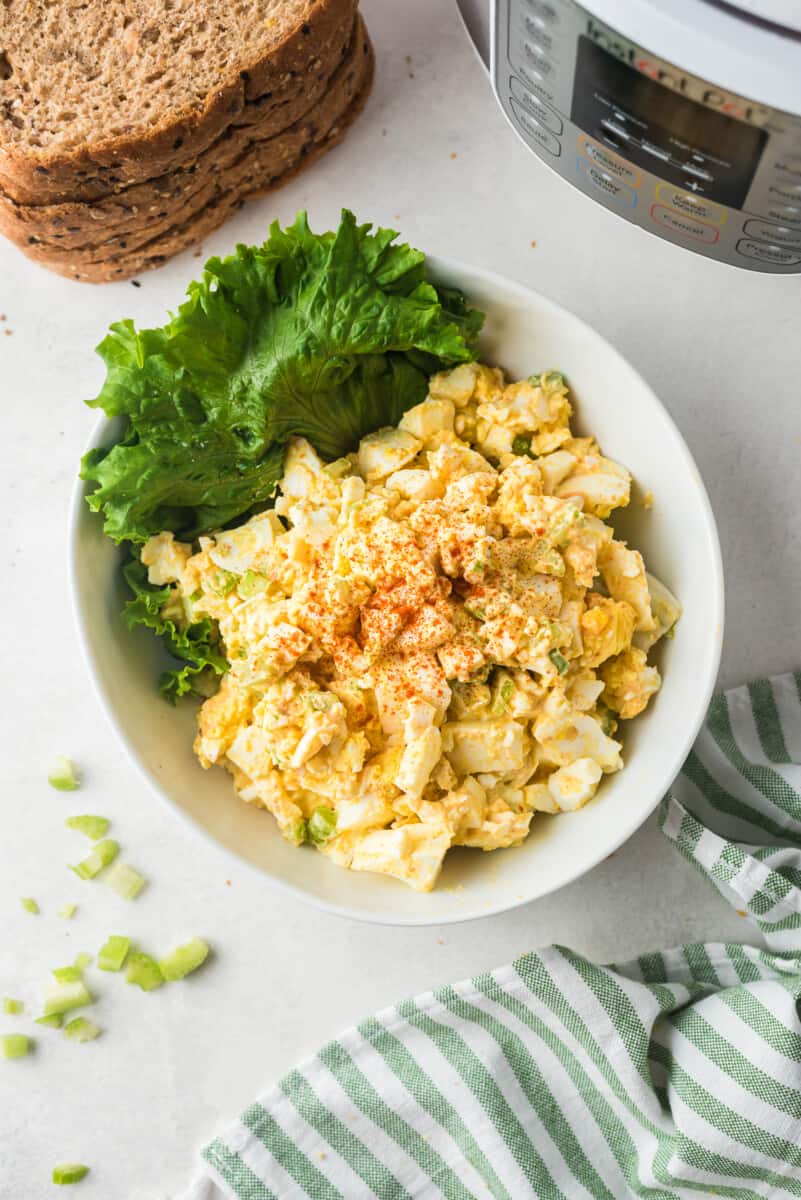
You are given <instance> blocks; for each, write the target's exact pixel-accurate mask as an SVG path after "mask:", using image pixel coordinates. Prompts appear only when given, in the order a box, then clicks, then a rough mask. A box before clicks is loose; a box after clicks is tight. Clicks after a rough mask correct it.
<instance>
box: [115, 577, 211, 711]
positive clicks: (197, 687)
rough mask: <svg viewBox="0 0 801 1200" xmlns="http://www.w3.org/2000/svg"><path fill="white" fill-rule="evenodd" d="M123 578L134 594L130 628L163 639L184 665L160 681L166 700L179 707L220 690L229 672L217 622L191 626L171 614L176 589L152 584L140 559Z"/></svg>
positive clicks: (129, 603)
mask: <svg viewBox="0 0 801 1200" xmlns="http://www.w3.org/2000/svg"><path fill="white" fill-rule="evenodd" d="M123 575H124V576H125V582H126V583H127V584H128V587H129V588H130V589H131V591H132V592H133V599H132V600H128V601H127V603H126V605H125V607H124V609H123V618H124V620H125V623H126V625H127V626H128V628H129V629H135V628H136V627H137V625H145V626H146V627H147V628H148V629H152V630H153V632H154V633H156V634H157V635H158V636H159V637H160V638H162V639H163V641H164V645H165V647H166V649H167V650H168V651H169V653H170V654H171V655H172V656H173V658H177V659H178V660H179V661H180V662H182V663H183V664H184V665H183V666H182V667H176V668H174V669H173V670H171V671H164V672H163V674H162V675H161V678H160V679H159V691H160V692H161V694H162V696H164V698H165V699H166V700H169V701H170V702H171V703H172V704H175V703H177V701H178V700H180V699H181V697H182V696H187V695H189V694H193V695H198V696H208V695H211V693H212V692H213V691H215V690H216V686H217V680H218V677H219V676H220V675H223V674H224V673H225V672H226V671H227V670H228V661H227V659H226V658H225V655H224V654H223V653H222V651H221V649H220V646H219V637H218V634H217V629H216V626H215V625H214V622H213V621H211V620H210V619H209V618H208V617H204V618H203V620H202V621H193V622H192V623H191V624H187V623H186V622H185V621H184V620H183V619H182V614H180V613H179V612H177V611H175V612H174V613H172V614H171V612H170V609H171V605H172V603H173V601H174V592H173V589H172V588H170V587H169V586H168V587H156V586H155V585H154V584H152V583H149V582H148V578H147V569H146V568H145V567H144V566H143V564H142V563H141V562H139V560H138V559H131V561H130V562H128V563H126V565H125V567H124V568H123ZM178 605H179V606H180V601H178Z"/></svg>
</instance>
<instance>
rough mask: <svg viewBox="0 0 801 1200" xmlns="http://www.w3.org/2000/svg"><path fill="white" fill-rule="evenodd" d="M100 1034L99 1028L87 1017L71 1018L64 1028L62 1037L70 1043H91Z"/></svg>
mask: <svg viewBox="0 0 801 1200" xmlns="http://www.w3.org/2000/svg"><path fill="white" fill-rule="evenodd" d="M102 1032H103V1030H102V1029H101V1028H100V1026H99V1025H95V1023H94V1021H90V1020H89V1018H88V1017H73V1018H72V1020H71V1021H67V1024H66V1025H65V1026H64V1037H65V1038H69V1039H70V1041H71V1042H93V1041H94V1039H95V1038H96V1037H100V1034H101V1033H102Z"/></svg>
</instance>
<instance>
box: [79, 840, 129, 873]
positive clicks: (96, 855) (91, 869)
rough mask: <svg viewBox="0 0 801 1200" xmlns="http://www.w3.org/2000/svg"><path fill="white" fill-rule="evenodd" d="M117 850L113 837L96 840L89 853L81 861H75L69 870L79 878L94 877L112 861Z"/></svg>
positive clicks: (116, 843) (117, 845)
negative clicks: (100, 840)
mask: <svg viewBox="0 0 801 1200" xmlns="http://www.w3.org/2000/svg"><path fill="white" fill-rule="evenodd" d="M119 852H120V847H119V843H118V842H115V841H114V840H113V838H106V839H105V840H104V841H102V842H98V843H97V845H96V846H95V847H94V848H93V849H92V851H91V853H89V854H87V856H86V858H84V859H83V860H82V861H81V862H79V863H76V865H75V866H74V867H70V870H71V871H74V872H75V874H76V875H77V876H78V878H79V879H94V877H95V875H99V874H100V872H101V871H102V870H103V868H104V867H107V866H108V865H109V863H112V862H114V859H115V858H116V857H117V855H118V854H119Z"/></svg>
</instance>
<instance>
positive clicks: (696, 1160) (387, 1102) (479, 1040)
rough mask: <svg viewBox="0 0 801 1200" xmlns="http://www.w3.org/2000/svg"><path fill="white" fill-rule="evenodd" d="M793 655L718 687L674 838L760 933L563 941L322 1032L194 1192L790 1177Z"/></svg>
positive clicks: (640, 1185)
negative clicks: (616, 960) (602, 956)
mask: <svg viewBox="0 0 801 1200" xmlns="http://www.w3.org/2000/svg"><path fill="white" fill-rule="evenodd" d="M800 763H801V674H798V675H783V676H779V677H777V678H774V679H771V680H763V681H761V682H759V683H755V684H752V685H750V686H749V687H747V688H738V689H735V690H733V691H731V692H728V693H726V694H723V695H719V696H717V697H716V698H715V699H714V700H713V702H712V705H711V707H710V710H709V715H708V720H707V723H706V725H705V727H704V730H703V731H702V733H701V735H700V736H699V738H698V741H697V743H696V745H695V747H694V749H693V751H692V753H691V754H690V757H689V758H688V760H687V763H686V764H685V766H684V769H683V772H682V775H681V776H680V778H679V779H678V780H677V781H676V783H675V785H674V787H673V789H672V792H671V794H669V795H668V796H667V797H666V798H665V800H664V801H663V803H662V807H661V810H660V815H659V822H660V826H661V828H662V830H663V832H664V833H665V835H666V836H667V837H668V838H669V839H670V840H671V841H672V842H673V844H674V845H675V846H676V847H677V848H678V849H679V850H680V851H681V853H682V854H684V855H685V857H686V858H688V859H689V861H690V862H691V863H693V865H694V866H695V867H696V868H697V869H698V870H699V871H702V872H703V873H704V874H705V875H707V876H708V877H709V878H710V880H711V881H712V882H713V883H714V885H715V886H716V887H717V888H718V889H719V891H720V892H721V893H722V895H723V896H725V897H726V898H727V899H728V900H729V901H730V902H731V903H732V904H733V905H734V906H735V907H736V908H738V909H739V910H741V911H745V912H746V913H747V914H748V915H749V916H750V917H751V918H752V919H753V920H754V921H755V922H756V924H757V925H758V927H759V929H760V930H761V932H762V934H763V936H764V940H765V943H766V945H767V947H768V948H767V949H766V950H760V949H755V948H752V947H750V946H744V945H735V944H716V943H712V944H706V945H688V946H681V947H678V948H676V949H672V950H667V951H663V952H661V953H655V954H648V955H645V956H643V957H642V958H639V959H637V960H636V961H635V962H632V963H626V964H623V965H614V966H611V967H601V966H596V965H594V964H593V963H591V962H588V961H587V960H586V959H584V958H582V957H581V956H580V955H578V954H574V953H573V952H572V951H570V950H568V949H565V948H564V947H560V946H551V947H549V948H548V949H546V950H542V951H539V952H537V953H531V954H527V955H525V956H523V957H522V958H520V959H518V960H517V961H516V962H514V963H512V964H511V965H509V966H505V967H501V968H500V969H499V970H496V971H492V972H490V973H488V974H486V975H479V976H477V977H476V978H474V979H471V980H468V981H466V982H462V983H457V984H454V985H453V986H449V987H444V988H440V989H438V990H437V991H435V992H428V993H426V994H424V995H422V996H418V997H416V998H415V999H414V1000H405V1001H403V1002H402V1003H400V1004H397V1005H395V1006H394V1007H393V1008H389V1009H386V1010H385V1011H384V1012H381V1013H378V1015H377V1016H374V1017H371V1018H369V1019H368V1020H366V1021H363V1022H362V1023H361V1024H360V1025H358V1026H357V1027H356V1028H354V1029H350V1030H349V1031H348V1032H347V1033H345V1034H343V1035H342V1036H341V1037H339V1038H338V1039H337V1040H335V1041H333V1042H330V1043H329V1044H328V1045H327V1046H324V1047H323V1048H322V1050H320V1051H319V1053H318V1054H317V1055H316V1056H315V1057H314V1058H313V1059H311V1060H310V1061H308V1062H306V1063H304V1064H303V1065H302V1066H300V1067H298V1068H297V1070H294V1071H292V1072H291V1073H290V1074H289V1075H287V1076H286V1077H285V1078H284V1079H282V1080H281V1082H280V1083H279V1084H278V1085H277V1086H276V1087H273V1088H272V1089H271V1090H270V1091H268V1092H267V1094H266V1095H265V1096H263V1097H262V1098H261V1100H260V1101H259V1102H257V1103H256V1104H253V1105H251V1107H250V1108H248V1109H246V1110H245V1112H244V1113H242V1115H241V1117H240V1119H239V1121H237V1122H236V1123H235V1124H234V1125H233V1126H232V1127H231V1128H230V1129H228V1130H227V1131H226V1132H225V1133H224V1134H223V1135H222V1136H220V1137H218V1138H217V1139H216V1140H215V1141H213V1142H212V1143H211V1145H209V1146H207V1147H206V1149H205V1150H204V1151H203V1162H204V1165H203V1169H202V1172H201V1174H200V1175H199V1177H198V1179H197V1180H196V1182H195V1184H194V1186H193V1188H192V1189H191V1190H190V1192H189V1193H188V1196H187V1198H186V1200H222V1198H226V1200H231V1198H236V1200H290V1198H291V1200H301V1198H306V1200H362V1198H365V1200H367V1198H373V1197H378V1198H379V1200H411V1198H414V1200H423V1198H424V1200H435V1198H436V1200H442V1198H443V1197H444V1198H446V1200H479V1198H481V1200H483V1198H489V1197H492V1198H494V1200H526V1198H528V1197H536V1198H541V1200H588V1198H590V1197H595V1198H603V1200H621V1198H623V1197H630V1196H632V1197H648V1198H649V1200H674V1198H678V1197H682V1198H683V1197H698V1196H725V1197H736V1198H738V1200H751V1198H752V1197H766V1196H770V1197H785V1196H798V1197H801V1024H800V1023H799V1016H798V1011H797V1005H798V1002H799V998H800V997H801V766H799V764H800Z"/></svg>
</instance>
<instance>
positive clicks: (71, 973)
mask: <svg viewBox="0 0 801 1200" xmlns="http://www.w3.org/2000/svg"><path fill="white" fill-rule="evenodd" d="M53 978H54V979H55V981H56V983H77V982H78V980H79V979H80V978H81V968H79V967H56V968H55V970H54V971H53Z"/></svg>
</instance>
